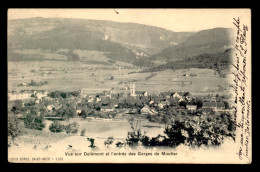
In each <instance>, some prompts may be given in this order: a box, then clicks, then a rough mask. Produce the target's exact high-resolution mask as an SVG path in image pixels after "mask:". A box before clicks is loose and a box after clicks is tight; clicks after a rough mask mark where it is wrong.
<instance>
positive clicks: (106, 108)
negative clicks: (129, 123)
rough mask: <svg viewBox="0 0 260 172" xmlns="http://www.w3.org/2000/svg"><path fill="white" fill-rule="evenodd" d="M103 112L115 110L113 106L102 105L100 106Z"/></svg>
mask: <svg viewBox="0 0 260 172" xmlns="http://www.w3.org/2000/svg"><path fill="white" fill-rule="evenodd" d="M100 110H101V112H111V111H113V110H114V107H113V106H101V108H100Z"/></svg>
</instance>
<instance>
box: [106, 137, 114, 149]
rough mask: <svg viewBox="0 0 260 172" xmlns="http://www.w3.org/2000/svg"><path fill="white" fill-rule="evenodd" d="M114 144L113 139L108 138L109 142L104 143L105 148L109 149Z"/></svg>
mask: <svg viewBox="0 0 260 172" xmlns="http://www.w3.org/2000/svg"><path fill="white" fill-rule="evenodd" d="M113 142H114V138H113V137H108V138H107V140H106V141H105V142H104V144H105V146H107V147H109V146H110V145H111V144H112V143H113Z"/></svg>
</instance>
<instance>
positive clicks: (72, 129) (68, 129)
mask: <svg viewBox="0 0 260 172" xmlns="http://www.w3.org/2000/svg"><path fill="white" fill-rule="evenodd" d="M78 126H79V124H78V123H77V122H73V123H71V124H69V125H66V126H64V129H65V131H66V133H67V134H69V133H73V134H76V133H77V132H78Z"/></svg>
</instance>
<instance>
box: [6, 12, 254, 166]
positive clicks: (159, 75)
mask: <svg viewBox="0 0 260 172" xmlns="http://www.w3.org/2000/svg"><path fill="white" fill-rule="evenodd" d="M7 31H8V33H7V35H8V40H7V44H8V57H7V61H8V114H7V116H8V148H7V149H8V161H9V162H10V163H146V164H147V163H152V164H155V163H156V164H158V163H159V164H182V163H186V164H187V163H190V164H251V162H252V105H251V104H252V100H251V10H250V9H170V8H169V9H123V8H119V9H113V8H107V9H98V8H97V9H88V8H86V9H63V8H60V9H44V8H41V9H33V8H31V9H26V8H24V9H12V8H11V9H9V10H8V30H7Z"/></svg>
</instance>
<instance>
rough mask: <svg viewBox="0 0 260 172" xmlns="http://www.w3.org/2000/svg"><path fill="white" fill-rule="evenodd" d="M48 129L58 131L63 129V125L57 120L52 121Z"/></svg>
mask: <svg viewBox="0 0 260 172" xmlns="http://www.w3.org/2000/svg"><path fill="white" fill-rule="evenodd" d="M49 130H50V131H51V132H54V133H60V132H62V131H63V130H64V125H62V124H61V123H60V122H59V121H53V122H52V123H51V125H50V127H49Z"/></svg>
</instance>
